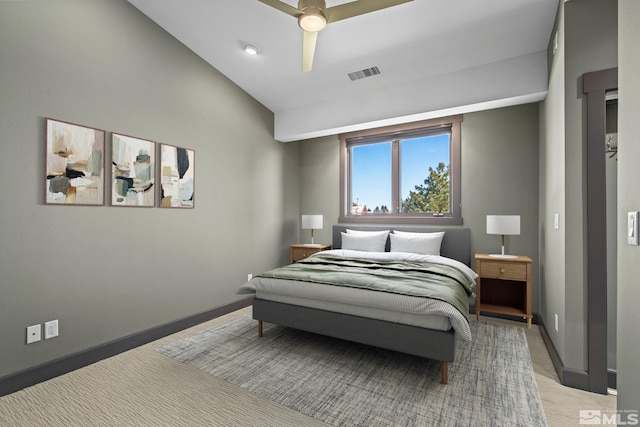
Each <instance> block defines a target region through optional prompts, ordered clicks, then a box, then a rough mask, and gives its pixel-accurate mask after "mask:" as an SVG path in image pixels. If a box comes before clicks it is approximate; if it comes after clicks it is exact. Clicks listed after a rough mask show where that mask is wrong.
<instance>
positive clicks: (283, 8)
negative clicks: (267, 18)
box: [258, 0, 302, 18]
mask: <svg viewBox="0 0 640 427" xmlns="http://www.w3.org/2000/svg"><path fill="white" fill-rule="evenodd" d="M258 1H259V2H260V3H264V4H266V5H268V6H271V7H273V8H275V9H278V10H279V11H280V12H284V13H286V14H287V15H291V16H293V17H294V18H297V17H298V16H300V15H302V12H301V11H300V10H298V9H296V8H295V7H293V6H289V5H288V4H286V3H283V2H281V1H278V0H258Z"/></svg>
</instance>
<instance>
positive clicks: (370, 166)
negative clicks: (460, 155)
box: [351, 134, 449, 210]
mask: <svg viewBox="0 0 640 427" xmlns="http://www.w3.org/2000/svg"><path fill="white" fill-rule="evenodd" d="M353 153H354V155H353V160H352V168H353V169H352V171H351V178H352V181H351V182H352V196H353V202H356V199H357V202H358V204H360V205H362V204H366V205H367V207H368V208H370V209H371V210H373V209H375V207H376V206H382V205H387V206H388V207H389V208H390V207H391V142H383V143H379V144H371V145H365V146H356V147H354V148H353ZM400 155H401V158H400V167H401V171H400V175H401V176H400V179H401V183H400V187H401V194H400V196H401V198H402V199H404V198H406V197H407V196H408V195H409V191H411V190H413V189H414V187H415V186H416V185H420V184H422V183H423V182H424V180H425V178H427V176H428V174H429V167H433V168H434V169H435V168H436V167H437V166H438V163H439V162H444V163H445V165H448V164H449V135H448V134H444V135H435V136H426V137H421V138H414V139H408V140H404V141H402V143H401V148H400Z"/></svg>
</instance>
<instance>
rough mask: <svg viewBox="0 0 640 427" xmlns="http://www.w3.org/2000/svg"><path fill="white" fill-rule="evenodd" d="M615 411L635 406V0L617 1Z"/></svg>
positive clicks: (638, 406)
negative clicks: (631, 218) (629, 233)
mask: <svg viewBox="0 0 640 427" xmlns="http://www.w3.org/2000/svg"><path fill="white" fill-rule="evenodd" d="M618 23H619V29H618V40H619V45H618V52H619V68H618V72H619V74H618V88H619V91H620V98H619V101H618V147H619V152H618V220H619V222H618V236H619V238H618V351H617V353H618V409H619V410H634V411H638V410H640V364H638V349H640V334H639V333H638V324H640V310H638V307H640V287H638V277H640V247H638V246H629V245H628V244H627V242H626V238H625V237H626V225H627V222H626V215H627V212H629V211H640V186H638V182H640V168H638V159H640V120H638V117H640V102H639V101H638V100H640V80H638V75H640V50H638V40H640V2H638V1H637V0H619V2H618Z"/></svg>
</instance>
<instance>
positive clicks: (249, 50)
mask: <svg viewBox="0 0 640 427" xmlns="http://www.w3.org/2000/svg"><path fill="white" fill-rule="evenodd" d="M244 51H245V53H246V54H247V55H257V54H258V52H259V51H260V49H258V46H256V45H255V44H251V43H247V44H245V45H244Z"/></svg>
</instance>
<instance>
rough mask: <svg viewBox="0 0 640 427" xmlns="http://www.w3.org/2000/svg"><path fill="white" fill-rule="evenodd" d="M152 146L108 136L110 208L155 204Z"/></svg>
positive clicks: (154, 164) (150, 205)
mask: <svg viewBox="0 0 640 427" xmlns="http://www.w3.org/2000/svg"><path fill="white" fill-rule="evenodd" d="M155 183H156V143H155V142H154V141H150V140H148V139H142V138H137V137H133V136H129V135H123V134H120V133H116V132H112V133H111V206H129V207H149V208H152V207H154V206H155V204H156V197H155V195H156V185H155Z"/></svg>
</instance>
